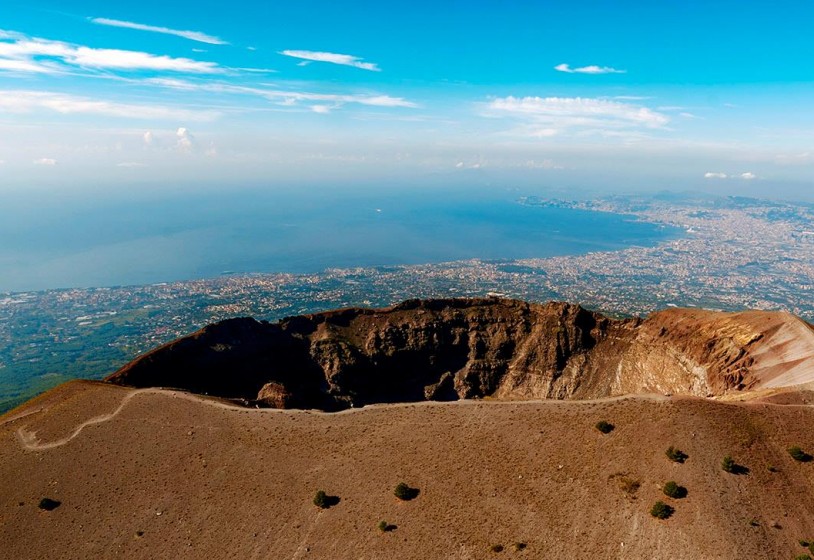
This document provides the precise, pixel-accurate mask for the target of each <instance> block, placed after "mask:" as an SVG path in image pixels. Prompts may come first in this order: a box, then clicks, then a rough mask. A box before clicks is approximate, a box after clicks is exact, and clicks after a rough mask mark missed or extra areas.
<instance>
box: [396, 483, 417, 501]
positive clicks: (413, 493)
mask: <svg viewBox="0 0 814 560" xmlns="http://www.w3.org/2000/svg"><path fill="white" fill-rule="evenodd" d="M418 493H419V489H418V488H410V487H409V486H408V485H407V484H406V483H404V482H399V483H398V485H397V486H396V489H395V490H393V494H395V495H396V498H398V499H399V500H403V501H409V500H414V499H415V498H417V497H418Z"/></svg>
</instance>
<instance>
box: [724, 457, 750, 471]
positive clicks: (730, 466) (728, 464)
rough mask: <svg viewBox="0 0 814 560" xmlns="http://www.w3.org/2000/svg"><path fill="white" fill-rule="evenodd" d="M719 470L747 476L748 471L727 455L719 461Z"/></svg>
mask: <svg viewBox="0 0 814 560" xmlns="http://www.w3.org/2000/svg"><path fill="white" fill-rule="evenodd" d="M721 468H722V469H723V470H725V471H726V472H728V473H731V474H749V469H748V468H747V467H744V466H743V465H739V464H738V463H736V462H735V459H733V458H732V457H731V456H729V455H727V456H726V457H724V458H723V460H722V461H721Z"/></svg>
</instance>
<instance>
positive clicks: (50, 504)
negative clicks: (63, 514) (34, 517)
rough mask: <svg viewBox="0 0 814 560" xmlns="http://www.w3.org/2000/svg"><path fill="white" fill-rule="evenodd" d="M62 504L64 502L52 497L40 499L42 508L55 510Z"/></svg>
mask: <svg viewBox="0 0 814 560" xmlns="http://www.w3.org/2000/svg"><path fill="white" fill-rule="evenodd" d="M61 505H62V502H60V501H59V500H52V499H51V498H43V499H42V500H40V503H39V506H38V507H39V508H40V509H41V510H45V511H54V510H55V509H57V508H58V507H59V506H61Z"/></svg>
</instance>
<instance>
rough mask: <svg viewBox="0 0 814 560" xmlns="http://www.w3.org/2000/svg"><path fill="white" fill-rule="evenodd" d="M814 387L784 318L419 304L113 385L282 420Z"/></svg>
mask: <svg viewBox="0 0 814 560" xmlns="http://www.w3.org/2000/svg"><path fill="white" fill-rule="evenodd" d="M812 380H814V331H812V329H811V327H810V326H809V325H807V324H806V323H804V322H802V321H800V320H799V319H797V318H795V317H793V316H791V315H788V314H783V313H768V312H744V313H737V314H727V313H715V312H709V311H700V310H684V309H672V310H666V311H663V312H659V313H655V314H653V315H651V316H650V317H648V318H647V319H644V320H642V319H638V318H635V319H611V318H608V317H604V316H602V315H600V314H598V313H595V312H592V311H588V310H586V309H583V308H582V307H580V306H578V305H573V304H568V303H556V302H551V303H547V304H531V303H526V302H521V301H516V300H504V299H496V298H488V299H441V300H426V301H421V300H410V301H406V302H404V303H401V304H399V305H396V306H393V307H390V308H386V309H342V310H338V311H330V312H325V313H318V314H313V315H305V316H300V317H291V318H287V319H283V320H282V321H280V322H278V323H274V324H271V323H267V322H259V321H255V320H254V319H250V318H241V319H230V320H226V321H222V322H220V323H216V324H213V325H209V326H207V327H205V328H204V329H202V330H200V331H198V332H196V333H194V334H192V335H190V336H188V337H184V338H181V339H179V340H176V341H174V342H171V343H169V344H167V345H165V346H162V347H160V348H157V349H156V350H153V351H151V352H149V353H147V354H145V355H143V356H141V357H140V358H138V359H136V360H135V361H134V362H132V363H130V364H128V365H126V366H125V367H123V368H122V369H120V370H119V371H117V372H116V373H114V374H113V375H111V376H110V377H108V378H107V381H109V382H112V383H117V384H122V385H132V386H136V387H149V386H156V387H175V388H181V389H185V390H188V391H192V392H196V393H206V394H211V395H218V396H222V397H227V398H235V399H243V400H245V401H248V402H252V403H255V404H258V405H263V406H272V407H277V408H319V409H323V410H340V409H344V408H348V407H354V406H363V405H366V404H371V403H386V402H412V401H421V400H456V399H468V398H480V397H487V396H489V397H495V398H504V399H518V398H556V399H585V398H597V397H603V396H611V395H617V394H626V393H642V392H662V393H675V394H691V395H702V396H704V395H720V394H724V393H727V392H732V391H741V390H745V389H752V388H759V387H762V386H772V384H773V383H774V384H775V385H774V386H777V385H782V384H784V383H785V384H791V383H792V382H794V383H802V382H806V381H812Z"/></svg>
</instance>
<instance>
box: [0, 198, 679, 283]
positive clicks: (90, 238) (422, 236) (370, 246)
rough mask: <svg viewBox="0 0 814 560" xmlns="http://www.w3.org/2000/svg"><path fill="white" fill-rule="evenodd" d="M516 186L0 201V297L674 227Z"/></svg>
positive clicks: (529, 254)
mask: <svg viewBox="0 0 814 560" xmlns="http://www.w3.org/2000/svg"><path fill="white" fill-rule="evenodd" d="M523 194H525V193H522V192H518V191H517V190H515V189H508V188H506V189H500V188H492V189H482V188H480V189H474V188H473V189H455V190H440V189H435V190H433V189H413V190H411V189H390V188H380V189H371V188H367V189H362V190H353V189H260V188H256V189H233V190H230V189H222V190H219V191H215V192H205V193H194V192H189V191H185V192H183V193H177V194H166V195H162V194H155V193H153V194H151V195H149V196H128V197H121V196H113V195H110V194H98V193H96V194H94V195H92V196H91V195H85V196H83V195H79V194H78V195H75V196H62V197H54V198H52V199H37V200H36V202H32V201H31V200H25V199H21V200H11V201H7V202H8V203H7V204H4V205H2V206H0V292H20V291H34V290H44V289H55V288H70V287H102V286H127V285H140V284H151V283H158V282H170V281H179V280H189V279H196V278H210V277H214V276H218V275H221V274H237V273H244V272H245V273H254V272H292V273H314V272H319V271H323V270H325V269H328V268H351V267H373V266H380V265H397V264H420V263H441V262H449V261H457V260H467V259H473V258H477V259H496V260H513V259H522V258H534V257H552V256H558V255H580V254H584V253H588V252H592V251H613V250H618V249H624V248H627V247H632V246H653V245H656V244H658V243H659V242H661V241H664V240H667V239H670V238H675V237H677V236H679V235H680V234H681V232H680V230H677V229H676V228H670V227H664V226H662V225H658V224H652V223H647V222H642V221H638V220H637V219H636V218H634V217H632V216H628V215H623V214H613V213H606V212H592V211H583V210H577V209H573V208H561V207H533V206H527V205H523V204H521V203H520V198H521V197H522V195H523Z"/></svg>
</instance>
